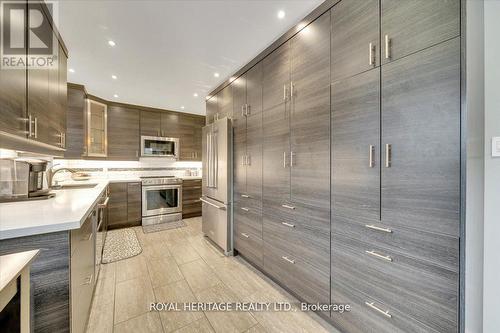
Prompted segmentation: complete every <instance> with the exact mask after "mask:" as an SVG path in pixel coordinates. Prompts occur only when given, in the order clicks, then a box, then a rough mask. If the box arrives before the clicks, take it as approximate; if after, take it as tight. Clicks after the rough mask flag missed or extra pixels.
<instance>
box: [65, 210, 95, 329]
mask: <svg viewBox="0 0 500 333" xmlns="http://www.w3.org/2000/svg"><path fill="white" fill-rule="evenodd" d="M96 221H97V212H96V210H93V211H92V213H91V214H90V215H89V217H87V219H86V220H85V222H84V224H83V225H82V226H81V227H80V229H76V230H72V231H71V332H72V333H83V332H85V328H86V326H87V322H88V318H89V314H90V306H91V304H92V295H93V291H94V286H95V283H96V279H97V277H96V276H95V266H94V265H95V262H94V259H95V252H94V251H95V242H94V238H95V224H96Z"/></svg>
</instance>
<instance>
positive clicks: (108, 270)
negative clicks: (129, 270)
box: [99, 262, 116, 280]
mask: <svg viewBox="0 0 500 333" xmlns="http://www.w3.org/2000/svg"><path fill="white" fill-rule="evenodd" d="M115 277H116V263H114V262H112V263H109V264H102V265H101V268H100V269H99V278H110V279H113V280H114V279H115Z"/></svg>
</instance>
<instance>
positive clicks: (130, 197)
mask: <svg viewBox="0 0 500 333" xmlns="http://www.w3.org/2000/svg"><path fill="white" fill-rule="evenodd" d="M141 191H142V190H141V183H140V182H129V183H127V182H118V183H111V184H109V204H108V227H109V228H110V229H116V228H123V227H131V226H136V225H140V224H141V218H142V197H141Z"/></svg>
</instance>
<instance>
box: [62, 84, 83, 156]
mask: <svg viewBox="0 0 500 333" xmlns="http://www.w3.org/2000/svg"><path fill="white" fill-rule="evenodd" d="M67 90H68V96H67V101H68V102H67V103H68V104H67V111H66V151H65V152H64V158H71V159H73V158H74V159H80V158H83V157H84V156H85V155H86V145H85V98H86V93H85V88H84V87H83V86H80V85H73V84H68V88H67Z"/></svg>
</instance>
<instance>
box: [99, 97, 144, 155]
mask: <svg viewBox="0 0 500 333" xmlns="http://www.w3.org/2000/svg"><path fill="white" fill-rule="evenodd" d="M140 114H141V111H140V110H138V109H134V108H128V107H123V106H117V105H110V106H109V107H108V135H107V137H108V158H109V159H110V160H126V161H132V160H138V159H139V156H140V134H139V121H140Z"/></svg>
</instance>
